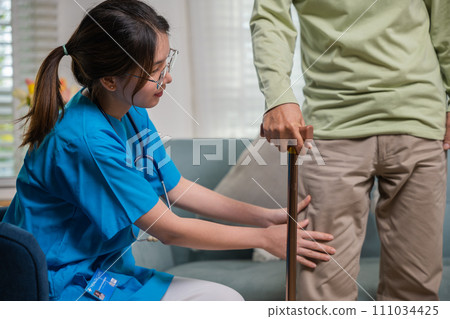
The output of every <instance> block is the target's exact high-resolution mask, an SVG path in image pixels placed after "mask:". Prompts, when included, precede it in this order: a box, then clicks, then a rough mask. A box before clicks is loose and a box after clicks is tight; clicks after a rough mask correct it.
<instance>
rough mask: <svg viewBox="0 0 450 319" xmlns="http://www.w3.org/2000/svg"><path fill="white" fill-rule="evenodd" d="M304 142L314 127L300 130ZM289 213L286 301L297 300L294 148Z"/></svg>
mask: <svg viewBox="0 0 450 319" xmlns="http://www.w3.org/2000/svg"><path fill="white" fill-rule="evenodd" d="M300 134H301V135H302V138H303V142H304V143H305V142H306V140H312V139H313V127H312V125H308V126H306V127H302V128H300ZM288 152H289V164H288V192H287V193H288V206H287V209H288V213H289V218H288V222H287V227H288V231H287V253H286V301H293V300H296V299H295V298H296V285H297V283H296V278H297V209H298V208H297V206H298V166H297V159H298V154H297V151H296V150H295V148H294V147H293V146H290V147H289V148H288Z"/></svg>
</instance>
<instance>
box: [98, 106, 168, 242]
mask: <svg viewBox="0 0 450 319" xmlns="http://www.w3.org/2000/svg"><path fill="white" fill-rule="evenodd" d="M97 107H98V109H99V110H100V112H101V113H102V114H103V116H104V117H105V119H106V120H107V121H108V123H109V125H111V127H112V128H113V130H114V131H115V132H116V134H117V135H118V136H120V135H119V133H118V132H117V131H116V129H115V128H114V125H113V124H112V122H111V120H110V119H109V117H108V115H107V114H106V113H105V111H104V110H103V109H102V107H101V106H100V105H98V104H97ZM126 115H127V118H128V120H129V121H130V123H131V126H132V127H133V130H134V132H135V133H136V137H137V139H138V141H139V147H140V149H141V155H139V156H136V158H135V159H134V165H135V167H136V168H137V163H138V162H139V161H140V160H143V159H148V160H150V161H152V163H153V166H154V167H155V169H156V174H157V175H158V179H159V181H160V182H161V185H162V187H163V190H164V196H165V199H166V203H167V206H168V208H169V210H171V209H172V205H171V204H170V200H169V196H168V195H167V189H166V185H165V183H164V179H163V178H162V175H161V171H160V169H159V166H158V163H157V162H156V161H155V159H154V158H153V157H152V156H150V155H148V154H147V152H146V149H145V147H144V145H143V138H142V136H141V134H140V133H139V130H138V128H137V126H136V123H135V122H134V120H133V118H132V117H131V115H130V113H129V112H127V114H126ZM144 168H146V167H142V169H144ZM138 170H139V169H138ZM131 233H132V234H133V237H134V238H135V239H136V241H150V242H156V241H158V239H157V238H155V237H153V236H151V235H149V236H148V237H147V238H145V239H139V238H138V237H136V235H135V234H134V232H133V229H131Z"/></svg>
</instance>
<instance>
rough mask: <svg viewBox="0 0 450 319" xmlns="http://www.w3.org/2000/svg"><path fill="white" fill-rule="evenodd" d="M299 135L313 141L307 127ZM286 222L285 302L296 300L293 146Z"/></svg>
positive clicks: (295, 205)
mask: <svg viewBox="0 0 450 319" xmlns="http://www.w3.org/2000/svg"><path fill="white" fill-rule="evenodd" d="M300 134H301V136H302V138H303V142H304V143H305V142H306V141H307V140H308V141H310V140H312V139H313V135H314V133H313V127H312V125H308V126H305V127H301V128H300ZM260 135H261V137H264V128H263V125H262V124H261V127H260ZM288 152H289V164H288V206H287V209H288V213H289V217H288V222H287V251H286V301H294V300H295V298H296V277H297V206H298V200H297V199H298V166H297V165H296V163H297V159H298V154H297V151H296V150H295V148H294V147H293V146H290V147H289V148H288Z"/></svg>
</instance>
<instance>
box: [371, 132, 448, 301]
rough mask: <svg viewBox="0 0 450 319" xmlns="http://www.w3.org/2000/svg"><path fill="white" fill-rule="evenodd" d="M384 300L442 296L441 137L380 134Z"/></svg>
mask: <svg viewBox="0 0 450 319" xmlns="http://www.w3.org/2000/svg"><path fill="white" fill-rule="evenodd" d="M379 149H380V154H379V161H378V166H379V168H377V175H379V190H380V199H379V201H378V205H377V210H376V215H377V224H378V231H379V235H380V240H381V260H380V284H379V286H378V293H377V296H378V299H379V300H438V290H439V285H440V281H441V277H442V232H443V224H444V213H445V194H446V177H447V172H446V168H447V164H446V155H445V152H444V150H443V147H442V142H441V141H432V140H426V139H421V138H416V137H412V136H408V135H394V136H392V135H391V136H380V137H379Z"/></svg>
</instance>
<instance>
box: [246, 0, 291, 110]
mask: <svg viewBox="0 0 450 319" xmlns="http://www.w3.org/2000/svg"><path fill="white" fill-rule="evenodd" d="M291 4H292V0H255V4H254V8H253V13H252V17H251V20H250V29H251V33H252V42H253V55H254V64H255V67H256V72H257V75H258V81H259V87H260V89H261V92H262V93H263V94H264V97H265V100H266V111H267V110H270V109H272V108H274V107H275V106H278V105H281V104H284V103H297V104H298V102H297V99H296V97H295V95H294V92H293V91H292V88H291V79H290V75H291V71H292V65H293V56H294V51H295V40H296V37H297V30H296V28H295V26H294V24H293V22H292V18H291Z"/></svg>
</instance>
